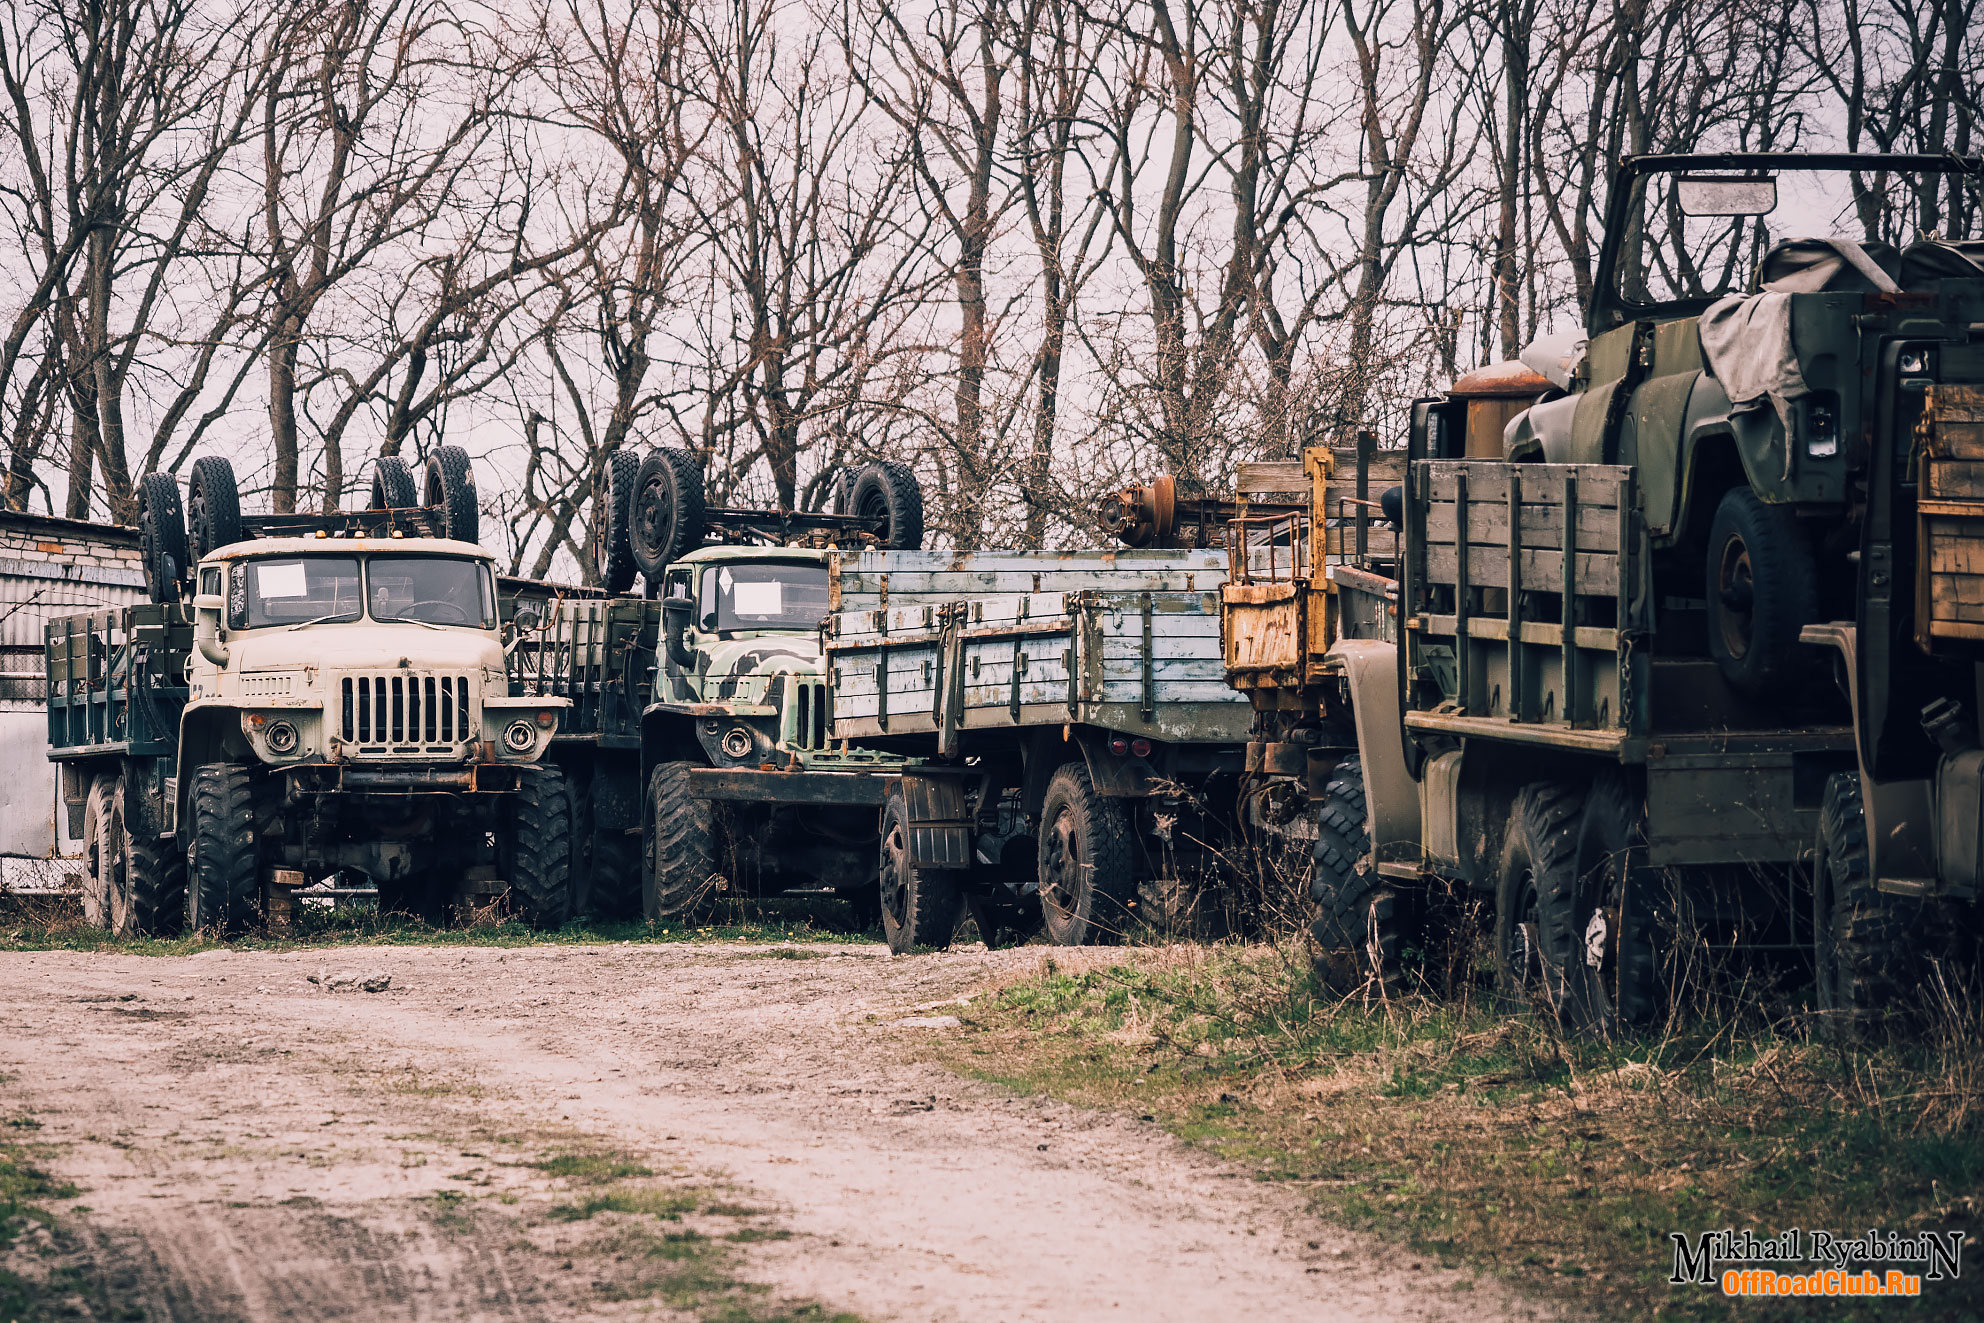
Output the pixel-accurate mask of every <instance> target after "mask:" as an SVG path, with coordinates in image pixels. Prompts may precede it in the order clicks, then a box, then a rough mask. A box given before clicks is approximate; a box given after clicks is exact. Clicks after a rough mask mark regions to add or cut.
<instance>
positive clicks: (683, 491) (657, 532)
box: [627, 446, 707, 591]
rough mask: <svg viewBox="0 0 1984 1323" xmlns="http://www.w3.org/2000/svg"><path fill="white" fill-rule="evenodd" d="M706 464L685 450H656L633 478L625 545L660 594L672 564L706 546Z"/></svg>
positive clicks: (643, 461)
mask: <svg viewBox="0 0 1984 1323" xmlns="http://www.w3.org/2000/svg"><path fill="white" fill-rule="evenodd" d="M706 508H707V507H706V506H705V504H704V500H703V466H702V464H701V463H700V462H699V461H698V460H697V459H696V457H695V456H694V455H692V454H690V453H689V452H688V451H686V450H677V449H675V448H673V447H672V446H657V447H655V448H654V449H653V450H650V451H649V452H648V457H647V458H646V459H644V460H642V461H641V467H640V470H639V471H638V472H637V473H635V475H634V492H633V496H632V498H631V504H630V506H629V509H628V512H627V546H628V549H629V550H631V551H632V552H633V554H634V564H635V565H637V566H639V567H640V571H641V573H642V574H644V575H646V576H647V580H648V582H649V583H650V584H653V585H654V586H655V588H656V589H657V591H658V590H659V589H660V586H661V576H662V574H663V573H664V572H666V570H667V569H668V567H669V565H671V564H672V563H674V562H675V561H677V560H679V559H681V558H682V557H683V556H685V555H687V554H688V553H689V552H691V551H694V550H695V549H696V548H697V547H699V546H701V545H702V542H703V531H704V526H705V525H704V520H705V514H704V512H705V510H706Z"/></svg>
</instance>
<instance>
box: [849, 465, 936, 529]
mask: <svg viewBox="0 0 1984 1323" xmlns="http://www.w3.org/2000/svg"><path fill="white" fill-rule="evenodd" d="M848 512H849V513H850V514H857V515H860V516H862V517H863V518H866V519H878V520H880V521H881V525H880V528H879V529H878V530H877V532H876V537H877V539H878V545H879V546H881V547H882V548H883V549H884V550H886V551H921V550H922V549H923V488H922V487H921V486H919V485H918V484H917V481H916V474H915V472H914V471H913V470H911V468H910V467H909V465H907V464H899V463H897V462H896V461H895V460H892V459H882V460H877V461H875V462H874V463H873V464H870V465H868V466H867V467H865V468H863V469H862V470H861V472H859V473H857V474H856V475H855V476H854V488H853V490H852V491H850V492H849V493H848Z"/></svg>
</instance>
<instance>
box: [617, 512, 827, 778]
mask: <svg viewBox="0 0 1984 1323" xmlns="http://www.w3.org/2000/svg"><path fill="white" fill-rule="evenodd" d="M827 555H828V553H827V552H825V551H816V550H810V549H805V548H791V549H776V550H774V549H770V548H764V547H705V548H703V549H702V550H700V551H696V552H693V553H691V554H690V555H688V556H686V557H684V558H683V559H682V560H680V561H678V562H676V563H675V564H674V565H671V566H670V567H669V569H668V573H667V576H666V577H665V578H664V579H663V581H662V582H663V587H662V593H663V596H662V629H663V636H662V637H663V648H662V657H661V661H660V675H659V677H658V679H659V683H658V684H657V685H656V687H655V703H654V707H653V708H652V709H651V710H652V711H653V712H655V713H656V714H679V715H681V716H683V717H686V718H688V719H690V721H691V722H693V729H694V732H695V736H696V741H697V743H698V745H699V746H700V747H701V749H702V752H703V756H704V757H705V758H707V759H708V760H709V763H710V765H711V766H712V767H754V768H755V767H763V766H774V767H780V768H788V767H797V766H799V765H801V764H802V763H803V762H804V761H805V760H806V758H807V757H809V756H811V755H815V754H818V753H819V752H820V751H822V750H823V749H824V748H825V747H826V744H827V730H828V721H827V713H826V682H825V678H824V676H823V674H822V661H821V647H820V626H821V624H822V623H823V622H824V621H825V620H826V618H827V616H828V614H829V612H830V610H831V603H830V597H831V594H830V591H829V587H828V584H829V578H828V567H827Z"/></svg>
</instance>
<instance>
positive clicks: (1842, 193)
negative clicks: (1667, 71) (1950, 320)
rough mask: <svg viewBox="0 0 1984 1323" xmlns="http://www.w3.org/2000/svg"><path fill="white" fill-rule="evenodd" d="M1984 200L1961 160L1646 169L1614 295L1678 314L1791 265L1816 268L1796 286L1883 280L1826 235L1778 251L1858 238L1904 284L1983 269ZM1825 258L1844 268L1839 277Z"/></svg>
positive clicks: (1861, 286)
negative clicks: (1958, 164)
mask: <svg viewBox="0 0 1984 1323" xmlns="http://www.w3.org/2000/svg"><path fill="white" fill-rule="evenodd" d="M1952 164H1954V162H1952ZM1981 200H1984V199H1980V190H1979V180H1978V177H1977V176H1976V175H1975V174H1971V173H1965V172H1962V171H1960V170H1951V171H1937V170H1921V169H1910V170H1886V171H1878V172H1877V171H1872V170H1868V169H1865V168H1861V169H1846V168H1840V169H1811V168H1804V169H1798V168H1788V167H1786V168H1766V169H1728V168H1723V169H1716V168H1710V167H1709V166H1708V165H1705V164H1704V165H1694V166H1686V167H1682V168H1679V169H1676V170H1671V171H1669V170H1663V171H1659V172H1657V173H1651V174H1646V175H1642V176H1639V177H1638V178H1637V179H1636V181H1635V184H1634V196H1633V197H1632V199H1631V201H1630V203H1629V205H1628V207H1627V209H1626V224H1625V227H1624V230H1623V232H1622V233H1621V234H1620V235H1619V236H1618V243H1619V266H1618V285H1617V289H1618V294H1619V297H1620V299H1621V301H1622V302H1623V304H1624V305H1625V307H1626V308H1627V309H1629V310H1631V311H1635V312H1642V313H1651V314H1654V315H1659V314H1662V313H1667V314H1673V315H1680V314H1685V313H1687V312H1691V311H1698V310H1699V308H1700V307H1701V306H1702V305H1704V304H1705V303H1706V302H1708V301H1709V300H1712V299H1715V298H1720V297H1721V296H1723V295H1725V294H1737V293H1746V292H1750V291H1754V290H1756V289H1758V288H1760V287H1761V286H1762V284H1763V283H1764V282H1768V281H1772V280H1773V277H1782V276H1784V275H1787V274H1790V273H1791V272H1793V271H1804V272H1808V273H1813V274H1811V276H1810V278H1809V280H1808V282H1807V284H1804V285H1799V286H1797V288H1799V289H1813V290H1815V289H1817V288H1824V289H1838V290H1842V291H1843V290H1847V289H1854V290H1865V289H1871V288H1879V287H1880V286H1879V285H1876V284H1869V283H1856V282H1858V281H1860V280H1862V279H1864V278H1863V277H1861V276H1860V275H1859V273H1858V272H1857V271H1856V270H1855V269H1853V265H1852V264H1853V261H1854V259H1853V257H1852V256H1851V255H1850V254H1840V255H1836V253H1835V250H1833V249H1830V248H1828V247H1827V246H1826V245H1824V244H1818V245H1810V246H1808V247H1809V249H1810V251H1800V250H1797V249H1796V246H1791V247H1788V248H1785V249H1778V251H1777V252H1776V253H1773V251H1772V250H1773V249H1775V248H1778V245H1780V244H1782V243H1784V241H1786V240H1798V239H1815V240H1829V239H1848V240H1851V241H1853V242H1854V243H1855V244H1858V245H1860V246H1861V248H1862V249H1863V250H1864V251H1865V252H1866V253H1867V255H1868V256H1869V257H1870V258H1871V259H1872V260H1873V262H1874V264H1875V265H1877V266H1879V267H1880V268H1882V269H1883V270H1884V271H1886V272H1887V274H1888V275H1889V276H1890V277H1892V278H1893V281H1894V284H1895V285H1897V286H1899V287H1901V288H1914V287H1917V286H1919V285H1921V284H1923V283H1925V282H1927V281H1929V280H1933V279H1939V278H1942V277H1944V276H1951V275H1958V276H1969V275H1972V274H1973V273H1974V275H1975V276H1977V277H1984V251H1979V246H1978V243H1977V241H1978V239H1979V236H1980V234H1984V223H1981V222H1984V217H1980V201H1981ZM1925 240H1927V241H1930V242H1928V243H1925V242H1924V241H1925ZM1952 240H1954V241H1957V242H1954V243H1951V242H1946V241H1952ZM1966 241H1967V242H1966ZM1965 250H1969V251H1968V253H1966V251H1965ZM1767 258H1768V259H1770V260H1769V263H1768V265H1766V259H1767ZM1972 262H1977V263H1980V264H1979V265H1976V266H1975V267H1974V268H1972V267H1971V265H1970V264H1971V263H1972ZM1820 264H1826V270H1829V271H1833V272H1837V273H1838V274H1837V277H1836V278H1835V279H1833V280H1832V282H1831V283H1826V275H1825V271H1821V270H1819V265H1820Z"/></svg>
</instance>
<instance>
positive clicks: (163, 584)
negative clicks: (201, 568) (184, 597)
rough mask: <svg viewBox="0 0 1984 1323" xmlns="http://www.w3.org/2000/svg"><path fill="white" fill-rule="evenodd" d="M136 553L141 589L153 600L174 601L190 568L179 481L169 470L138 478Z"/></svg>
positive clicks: (190, 562) (184, 513)
mask: <svg viewBox="0 0 1984 1323" xmlns="http://www.w3.org/2000/svg"><path fill="white" fill-rule="evenodd" d="M138 556H139V559H140V562H141V563H142V566H143V568H144V571H145V592H146V594H147V595H148V596H150V598H151V599H152V601H154V602H176V601H178V600H179V592H180V586H181V585H182V584H183V583H185V581H186V576H187V574H188V573H189V572H190V571H191V569H192V560H191V559H190V558H189V557H188V556H187V554H186V509H185V507H184V506H183V505H182V504H181V503H180V500H179V480H178V479H177V478H175V477H173V476H172V475H171V474H170V473H147V474H146V475H145V476H144V477H142V478H140V479H138Z"/></svg>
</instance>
